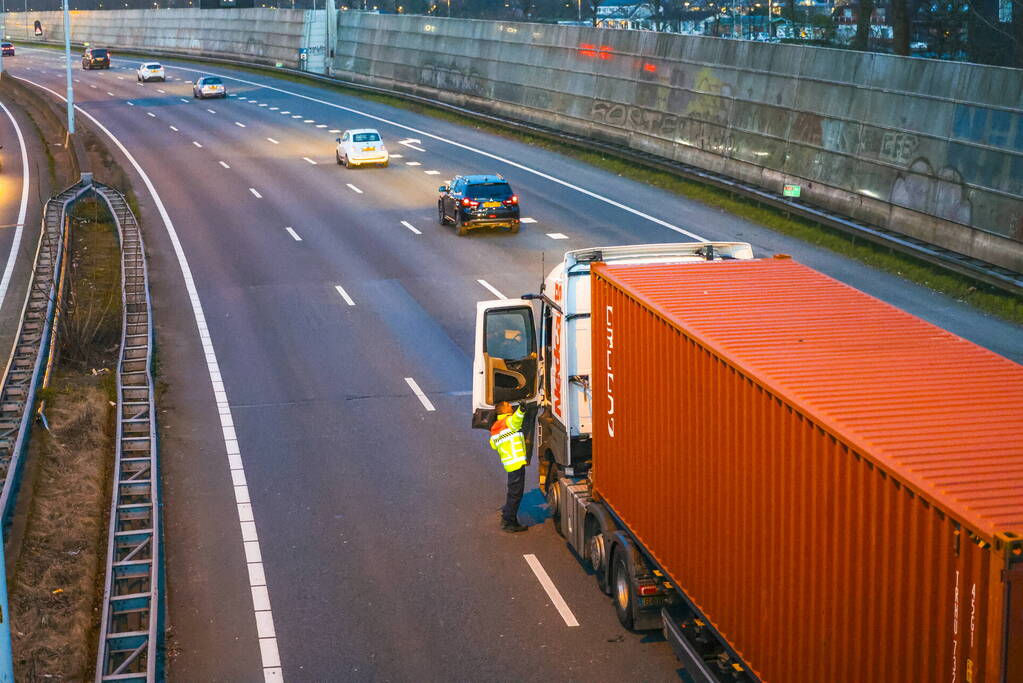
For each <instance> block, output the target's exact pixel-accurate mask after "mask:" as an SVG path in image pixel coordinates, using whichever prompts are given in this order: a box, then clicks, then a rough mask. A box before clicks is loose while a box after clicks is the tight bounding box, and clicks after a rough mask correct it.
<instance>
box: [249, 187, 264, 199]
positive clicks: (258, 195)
mask: <svg viewBox="0 0 1023 683" xmlns="http://www.w3.org/2000/svg"><path fill="white" fill-rule="evenodd" d="M249 192H251V193H252V196H253V197H255V198H256V199H262V198H263V195H261V194H259V192H258V191H257V190H256V188H254V187H250V188H249Z"/></svg>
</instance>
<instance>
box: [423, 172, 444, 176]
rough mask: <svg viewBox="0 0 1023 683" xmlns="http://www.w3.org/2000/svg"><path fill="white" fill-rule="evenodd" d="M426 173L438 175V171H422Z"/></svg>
mask: <svg viewBox="0 0 1023 683" xmlns="http://www.w3.org/2000/svg"><path fill="white" fill-rule="evenodd" d="M423 173H425V174H426V175H440V171H423Z"/></svg>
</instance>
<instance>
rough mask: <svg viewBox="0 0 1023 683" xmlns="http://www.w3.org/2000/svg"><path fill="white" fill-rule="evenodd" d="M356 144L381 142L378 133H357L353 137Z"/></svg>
mask: <svg viewBox="0 0 1023 683" xmlns="http://www.w3.org/2000/svg"><path fill="white" fill-rule="evenodd" d="M352 140H353V141H354V142H380V136H379V135H377V134H376V133H356V134H355V135H353V136H352Z"/></svg>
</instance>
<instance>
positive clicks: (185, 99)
mask: <svg viewBox="0 0 1023 683" xmlns="http://www.w3.org/2000/svg"><path fill="white" fill-rule="evenodd" d="M178 99H179V100H181V101H182V102H191V101H192V100H190V99H188V98H187V97H179V98H178Z"/></svg>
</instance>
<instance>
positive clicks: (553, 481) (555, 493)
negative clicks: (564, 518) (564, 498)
mask: <svg viewBox="0 0 1023 683" xmlns="http://www.w3.org/2000/svg"><path fill="white" fill-rule="evenodd" d="M547 467H548V469H547V481H546V486H547V490H546V491H544V498H546V499H547V509H548V510H549V511H550V513H551V522H552V523H553V524H554V530H555V531H557V532H558V535H559V536H564V535H565V534H564V532H562V530H561V487H560V486H558V479H559V478H560V477H559V472H558V466H557V465H555V464H554V462H553V461H550V460H548V461H547Z"/></svg>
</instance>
